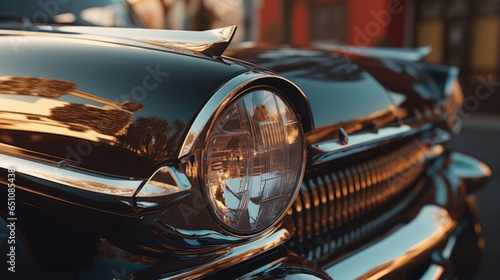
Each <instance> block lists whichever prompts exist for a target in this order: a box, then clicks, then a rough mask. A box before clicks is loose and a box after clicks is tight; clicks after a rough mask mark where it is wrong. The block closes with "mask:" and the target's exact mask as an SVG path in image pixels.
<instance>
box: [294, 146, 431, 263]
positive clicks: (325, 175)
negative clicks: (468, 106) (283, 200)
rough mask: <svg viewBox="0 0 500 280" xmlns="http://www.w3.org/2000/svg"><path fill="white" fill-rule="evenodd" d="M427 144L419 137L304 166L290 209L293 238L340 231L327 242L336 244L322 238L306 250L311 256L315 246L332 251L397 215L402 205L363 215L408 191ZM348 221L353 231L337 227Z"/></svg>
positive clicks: (422, 162)
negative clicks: (319, 165) (313, 167)
mask: <svg viewBox="0 0 500 280" xmlns="http://www.w3.org/2000/svg"><path fill="white" fill-rule="evenodd" d="M429 149H430V148H429V147H428V146H427V145H425V144H423V143H422V142H421V141H419V140H412V141H409V142H406V143H403V144H399V145H398V146H397V147H381V148H377V149H376V150H372V151H370V152H365V153H363V154H358V155H355V156H351V157H349V158H342V159H338V160H337V161H336V162H332V163H330V164H328V165H324V166H323V167H322V168H319V169H318V170H313V171H309V172H308V174H306V177H305V179H304V184H303V185H302V188H301V190H300V193H299V195H298V196H297V199H296V200H295V203H294V205H293V207H292V210H291V211H290V214H291V215H292V216H293V219H294V221H295V225H296V228H297V230H296V234H295V239H294V240H293V241H292V243H295V244H297V243H304V244H307V243H309V240H311V239H313V240H318V237H321V236H325V235H324V234H325V233H328V232H337V233H340V232H344V235H343V236H337V239H338V240H336V241H335V240H333V241H332V242H333V243H334V244H335V245H328V244H326V243H325V242H324V240H322V239H321V238H319V239H320V240H322V242H321V243H323V244H322V245H321V246H320V248H318V247H317V246H313V247H314V248H311V249H312V251H313V253H311V252H309V253H307V254H305V255H308V256H306V257H312V256H311V254H312V255H317V251H318V250H319V251H325V250H326V251H328V252H329V253H331V252H332V248H333V247H335V248H338V247H339V245H340V244H346V243H347V241H348V240H351V239H353V238H355V239H358V238H359V237H360V235H363V234H364V235H366V234H369V233H370V232H371V231H374V227H376V225H379V224H381V222H382V221H385V220H387V219H389V218H390V217H389V216H394V215H396V214H397V211H396V210H398V211H401V209H400V208H401V207H396V208H393V209H391V211H388V212H387V213H386V214H384V215H379V216H378V217H374V218H373V219H372V218H371V217H367V216H369V213H372V212H374V211H377V210H378V209H381V208H383V207H387V206H388V205H393V206H394V203H396V202H397V201H400V200H401V199H402V196H404V194H405V193H407V192H408V191H410V190H411V187H412V186H413V185H414V182H415V181H416V179H417V178H418V177H419V176H420V175H421V174H422V172H423V170H424V168H425V157H426V154H427V152H428V151H429ZM353 224H356V226H355V229H354V230H349V231H348V232H345V231H344V230H341V229H345V228H346V227H347V226H349V225H353ZM351 228H352V227H351ZM328 238H330V237H328ZM304 240H308V241H307V242H303V241H304ZM330 243H331V242H330ZM321 247H325V248H323V249H322V248H321ZM314 251H316V253H314ZM304 253H305V252H304Z"/></svg>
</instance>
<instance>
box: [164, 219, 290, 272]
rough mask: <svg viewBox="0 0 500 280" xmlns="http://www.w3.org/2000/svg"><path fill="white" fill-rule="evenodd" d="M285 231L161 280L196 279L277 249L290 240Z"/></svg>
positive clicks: (233, 249)
mask: <svg viewBox="0 0 500 280" xmlns="http://www.w3.org/2000/svg"><path fill="white" fill-rule="evenodd" d="M290 235H291V233H290V232H289V231H288V230H287V229H280V230H278V231H276V232H274V233H273V234H271V235H269V236H266V237H264V238H261V239H259V240H256V241H254V242H250V243H247V244H244V245H241V246H237V247H234V248H230V249H228V250H227V253H226V254H225V255H224V256H223V257H221V258H220V259H217V260H215V261H213V262H209V263H207V264H204V265H201V266H199V267H195V268H193V269H190V270H189V271H188V272H185V273H180V274H176V275H175V276H169V277H165V278H162V279H198V278H202V277H206V276H207V275H210V274H212V273H215V272H217V271H220V270H222V269H226V268H228V267H231V266H233V265H236V264H238V263H240V262H241V261H242V260H246V259H250V258H252V257H254V256H257V255H259V254H262V253H264V252H267V251H269V250H271V249H273V248H276V247H278V246H279V245H281V244H283V243H284V242H286V241H287V240H288V239H289V238H290Z"/></svg>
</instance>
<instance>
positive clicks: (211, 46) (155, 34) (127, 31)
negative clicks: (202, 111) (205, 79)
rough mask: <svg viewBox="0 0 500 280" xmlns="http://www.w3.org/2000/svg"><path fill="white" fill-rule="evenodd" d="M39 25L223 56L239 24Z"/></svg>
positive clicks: (51, 28) (55, 29)
mask: <svg viewBox="0 0 500 280" xmlns="http://www.w3.org/2000/svg"><path fill="white" fill-rule="evenodd" d="M39 28H40V29H42V30H43V29H45V30H48V31H51V30H53V31H56V32H68V33H77V34H87V35H99V36H108V37H118V38H125V39H132V40H136V41H139V42H143V43H147V44H152V45H155V46H160V47H165V48H169V49H188V50H191V51H194V52H199V53H203V54H205V55H209V56H221V55H222V53H223V52H224V51H225V50H226V48H227V47H228V46H229V44H230V43H231V39H232V38H233V36H234V33H235V32H236V26H235V25H233V26H228V27H223V28H218V29H212V30H206V31H181V30H157V29H139V28H110V27H87V26H45V27H43V26H41V27H39Z"/></svg>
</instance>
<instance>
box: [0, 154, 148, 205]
mask: <svg viewBox="0 0 500 280" xmlns="http://www.w3.org/2000/svg"><path fill="white" fill-rule="evenodd" d="M0 168H4V169H9V168H13V169H15V170H16V173H20V174H26V175H29V176H33V177H36V178H40V179H43V180H48V181H51V182H55V183H58V184H62V185H67V186H69V187H73V188H78V189H82V190H86V191H91V192H96V193H102V194H108V195H116V196H125V197H132V195H133V194H134V193H135V191H136V190H137V188H138V187H139V186H140V185H141V184H143V182H144V181H143V180H137V179H125V178H116V177H110V176H105V175H100V174H93V173H89V172H84V171H79V170H74V169H70V168H68V167H65V168H63V167H59V166H56V165H50V164H46V163H41V162H35V161H32V160H26V159H21V158H18V157H13V156H8V155H4V154H0Z"/></svg>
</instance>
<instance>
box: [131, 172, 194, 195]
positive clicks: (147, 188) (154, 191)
mask: <svg viewBox="0 0 500 280" xmlns="http://www.w3.org/2000/svg"><path fill="white" fill-rule="evenodd" d="M189 189H191V184H190V183H189V180H188V178H187V177H186V175H184V174H182V173H181V172H179V171H177V170H175V169H174V168H171V167H169V166H162V167H160V168H159V169H158V170H156V172H155V173H153V175H152V176H151V177H150V178H149V180H148V181H147V182H146V183H145V184H144V185H143V186H142V187H141V189H140V191H139V193H138V194H137V197H141V198H144V197H156V196H164V195H169V194H174V193H178V192H181V191H185V190H189Z"/></svg>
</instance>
